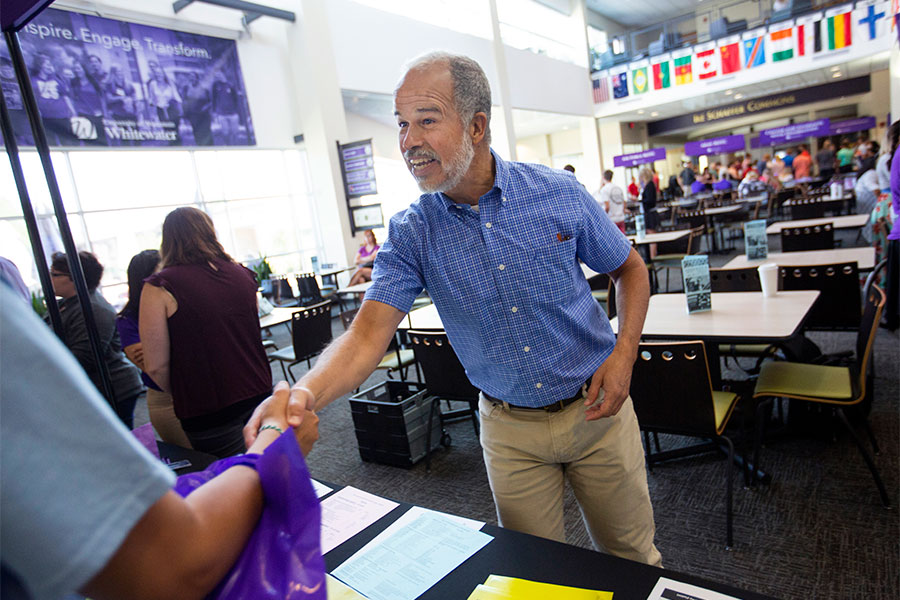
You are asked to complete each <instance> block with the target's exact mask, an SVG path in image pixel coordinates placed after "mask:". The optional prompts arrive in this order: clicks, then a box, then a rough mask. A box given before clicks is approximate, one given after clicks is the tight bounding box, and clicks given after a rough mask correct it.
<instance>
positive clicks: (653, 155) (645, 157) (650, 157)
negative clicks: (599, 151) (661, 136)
mask: <svg viewBox="0 0 900 600" xmlns="http://www.w3.org/2000/svg"><path fill="white" fill-rule="evenodd" d="M665 159H666V149H665V148H651V149H649V150H642V151H641V152H632V153H631V154H622V155H620V156H613V166H614V167H636V166H638V165H645V164H649V163H652V162H653V161H656V160H665Z"/></svg>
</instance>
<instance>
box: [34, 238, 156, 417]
mask: <svg viewBox="0 0 900 600" xmlns="http://www.w3.org/2000/svg"><path fill="white" fill-rule="evenodd" d="M78 258H79V260H80V261H81V269H82V271H83V272H84V280H85V283H86V284H87V288H88V293H89V294H90V300H91V308H92V309H93V312H94V323H95V324H96V325H97V334H98V335H99V336H100V351H101V352H102V353H103V358H104V362H105V363H106V368H107V370H108V371H109V378H110V383H111V384H112V389H113V393H114V394H115V399H114V400H115V401H114V403H113V404H114V405H115V407H116V413H117V414H118V415H119V418H121V419H122V422H123V423H125V426H126V427H128V429H131V428H132V426H133V425H134V405H135V403H137V399H138V397H139V396H140V395H141V393H143V391H144V386H143V385H142V384H141V377H140V371H138V370H137V369H136V368H135V367H134V365H132V364H131V363H130V362H128V360H127V359H126V358H125V355H124V354H123V353H122V343H121V341H120V339H119V332H118V330H117V329H116V311H115V309H114V308H113V307H112V305H110V303H109V302H107V301H106V298H104V297H103V295H102V294H101V293H100V291H99V290H98V288H99V286H100V279H101V278H102V277H103V265H101V264H100V261H99V260H97V257H96V256H94V255H93V254H91V253H90V252H87V251H85V250H82V251H81V252H79V253H78ZM50 281H51V282H52V283H53V292H54V293H55V294H56V295H57V296H60V297H62V299H63V301H62V302H60V304H59V315H60V318H61V320H62V327H63V336H64V338H65V342H66V346H67V347H68V348H69V350H71V351H72V354H74V355H75V358H77V359H78V362H79V363H81V366H82V367H84V370H85V372H86V373H87V374H88V377H90V378H91V381H93V382H94V385H95V386H97V389H98V390H100V391H101V392H103V382H102V380H101V376H100V366H99V365H98V364H97V362H96V359H95V357H94V352H93V350H92V348H91V341H90V338H89V337H88V330H87V324H86V323H85V320H84V313H83V312H82V311H81V302H80V301H79V299H78V292H77V291H76V290H75V282H74V281H72V275H71V271H70V270H69V262H68V259H67V258H66V255H65V254H63V253H62V252H57V253H55V254H54V255H53V257H52V260H51V263H50ZM110 400H113V399H112V398H110Z"/></svg>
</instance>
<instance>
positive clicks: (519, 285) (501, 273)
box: [366, 151, 631, 406]
mask: <svg viewBox="0 0 900 600" xmlns="http://www.w3.org/2000/svg"><path fill="white" fill-rule="evenodd" d="M492 154H493V151H492ZM493 156H494V161H495V164H496V176H495V180H494V187H493V189H491V191H489V192H488V193H487V194H485V195H484V196H482V197H481V198H480V200H479V203H478V210H474V209H472V208H471V207H469V206H468V205H463V204H456V203H454V202H453V201H452V200H450V199H449V198H447V197H446V196H444V195H443V194H440V193H437V194H424V195H422V196H421V197H420V198H419V200H418V201H416V202H414V203H413V204H412V205H410V207H409V208H408V209H407V210H405V211H403V212H401V213H398V214H396V215H394V217H393V218H392V219H391V222H390V228H389V231H388V239H387V241H386V242H385V243H384V245H383V247H382V248H381V250H380V251H379V252H378V257H377V259H376V261H375V270H374V277H373V278H374V283H373V285H372V287H371V288H369V290H368V292H367V293H366V300H376V301H378V302H383V303H385V304H389V305H391V306H393V307H395V308H397V309H398V310H401V311H404V312H407V311H409V310H410V308H411V307H412V303H413V300H414V299H415V297H416V296H417V295H418V294H419V293H420V292H421V291H422V289H423V288H427V289H428V293H429V294H430V295H431V297H432V299H433V300H434V304H435V306H436V308H437V309H438V312H439V314H440V316H441V320H442V321H443V323H444V327H445V329H446V331H447V335H448V336H449V338H450V342H451V343H452V344H453V348H454V350H456V353H457V355H458V356H459V358H460V361H461V362H462V364H463V365H464V366H465V368H466V373H467V374H468V376H469V379H470V380H471V381H472V383H473V384H474V385H475V386H477V387H478V388H480V389H481V390H483V391H484V392H486V393H487V394H489V395H491V396H494V397H496V398H501V399H503V400H507V401H509V402H510V403H512V404H518V405H520V406H545V405H548V404H552V403H553V402H556V401H558V400H562V399H565V398H569V397H571V396H573V395H574V394H575V393H576V392H577V390H578V389H579V388H580V386H581V384H582V383H584V381H585V380H586V379H587V378H588V377H589V376H590V375H591V374H592V373H593V372H594V371H595V370H596V369H597V367H599V366H600V364H601V363H602V362H603V361H604V360H605V359H606V357H607V356H609V354H610V353H611V352H612V348H613V345H614V344H615V336H614V334H613V333H612V329H611V328H610V326H609V320H608V319H607V317H606V315H605V314H604V312H603V311H602V310H601V309H600V307H599V305H598V304H597V302H596V301H595V300H594V299H593V298H592V297H591V294H590V289H589V286H588V284H587V281H586V280H585V278H584V275H583V274H582V271H581V268H580V267H579V265H578V261H577V260H576V259H581V260H582V261H583V262H584V263H585V264H587V265H588V266H589V267H591V268H592V269H593V270H595V271H597V272H601V273H606V272H609V271H612V270H614V269H616V268H617V267H619V266H621V265H622V263H624V262H625V259H626V258H627V257H628V253H629V252H630V249H631V246H630V244H629V243H628V240H627V239H626V238H625V236H623V235H622V233H621V232H620V231H619V229H618V228H617V227H616V226H615V225H614V224H613V223H612V222H611V221H610V220H609V219H608V218H607V216H606V213H604V212H603V210H602V209H601V208H600V207H599V205H598V204H597V202H596V201H595V200H594V199H593V198H592V197H591V195H590V194H589V193H588V192H587V190H586V189H585V188H584V186H582V185H581V184H579V183H578V181H577V180H576V179H575V177H574V176H573V175H571V174H569V173H567V172H565V171H558V170H554V169H549V168H547V167H543V166H540V165H531V164H524V163H515V162H506V161H503V160H502V159H500V158H499V157H498V156H497V155H496V154H493Z"/></svg>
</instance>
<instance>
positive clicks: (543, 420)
mask: <svg viewBox="0 0 900 600" xmlns="http://www.w3.org/2000/svg"><path fill="white" fill-rule="evenodd" d="M479 412H480V415H481V446H482V448H483V451H484V461H485V464H486V466H487V473H488V479H489V480H490V485H491V492H492V493H493V495H494V503H495V504H496V505H497V518H498V520H499V521H500V524H501V525H502V526H503V527H507V528H510V529H515V530H517V531H522V532H525V533H530V534H532V535H537V536H541V537H544V538H548V539H552V540H557V541H560V542H565V529H564V524H563V490H564V488H565V479H568V480H569V484H570V485H571V486H572V489H573V491H574V493H575V497H576V499H577V500H578V504H579V506H580V507H581V513H582V517H583V518H584V521H585V525H586V526H587V530H588V532H589V533H590V535H591V540H592V541H593V542H594V546H595V547H596V548H597V549H598V550H605V551H607V552H609V553H610V554H613V555H615V556H621V557H623V558H628V559H631V560H636V561H639V562H643V563H647V564H650V565H656V566H661V565H662V558H661V556H660V554H659V551H658V550H657V549H656V546H654V544H653V536H654V534H655V532H656V527H655V525H654V523H653V507H652V506H651V505H650V493H649V491H648V489H647V473H646V471H645V468H644V450H643V447H642V446H641V438H640V431H639V429H638V423H637V417H636V416H635V414H634V408H633V406H632V403H631V398H628V399H626V400H625V403H624V404H623V405H622V408H621V410H620V411H619V414H618V415H616V416H614V417H610V418H607V419H601V420H598V421H585V418H584V412H585V408H584V405H583V403H582V402H574V403H572V404H571V405H569V406H567V407H566V408H565V409H564V410H561V411H559V412H555V413H548V412H544V411H538V410H535V411H530V410H517V409H511V408H509V405H508V404H506V403H504V402H492V401H489V400H487V399H486V398H485V397H484V395H481V398H480V401H479Z"/></svg>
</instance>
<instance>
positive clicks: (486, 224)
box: [484, 221, 491, 229]
mask: <svg viewBox="0 0 900 600" xmlns="http://www.w3.org/2000/svg"><path fill="white" fill-rule="evenodd" d="M484 226H485V227H487V228H488V229H490V228H491V223H490V221H488V222H487V223H485V224H484Z"/></svg>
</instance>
